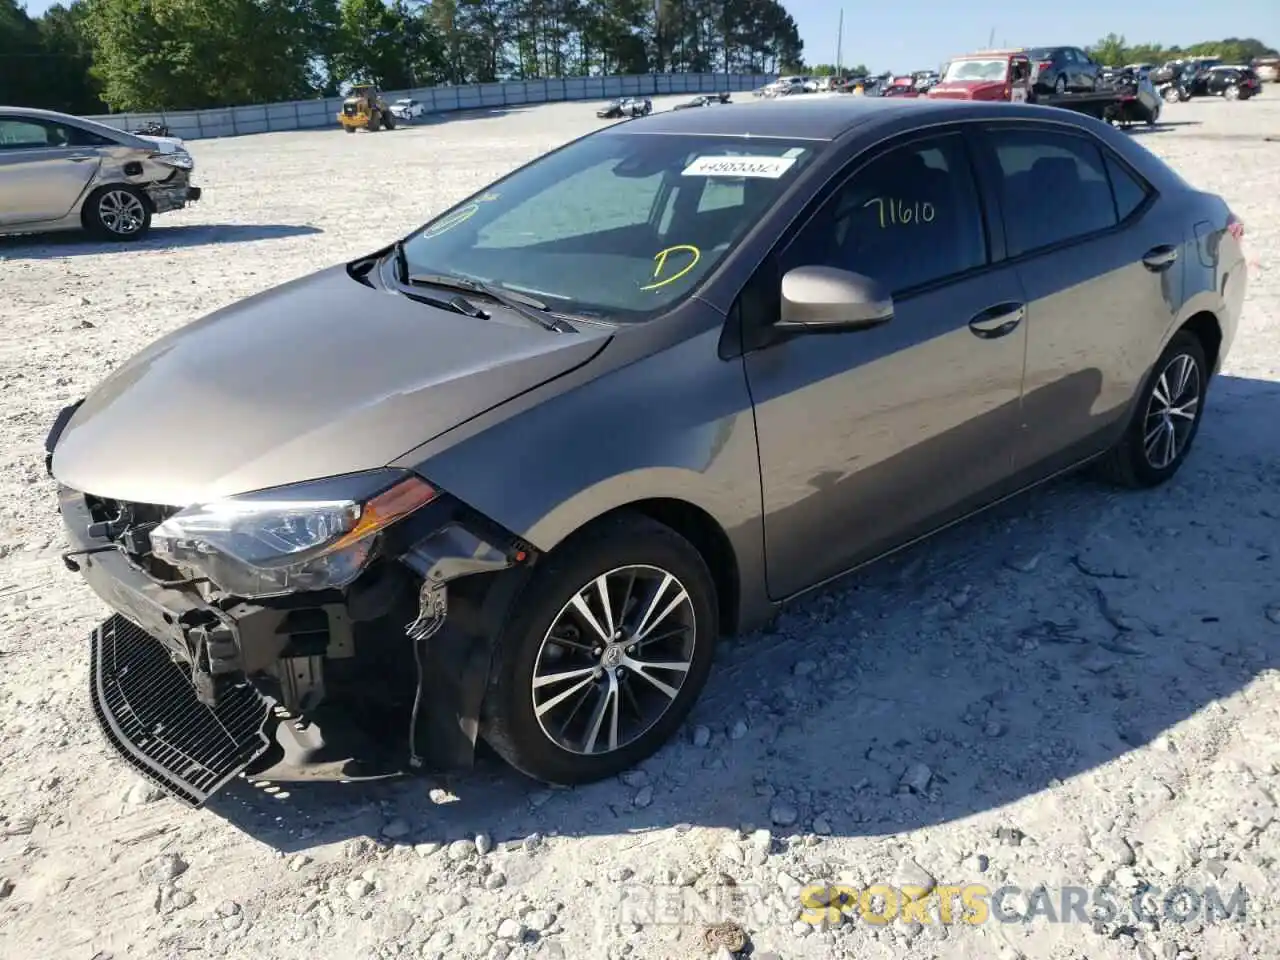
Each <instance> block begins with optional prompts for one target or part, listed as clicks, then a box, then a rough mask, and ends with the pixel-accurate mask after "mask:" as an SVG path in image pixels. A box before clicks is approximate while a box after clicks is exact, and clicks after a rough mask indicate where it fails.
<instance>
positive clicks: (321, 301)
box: [46, 97, 1246, 804]
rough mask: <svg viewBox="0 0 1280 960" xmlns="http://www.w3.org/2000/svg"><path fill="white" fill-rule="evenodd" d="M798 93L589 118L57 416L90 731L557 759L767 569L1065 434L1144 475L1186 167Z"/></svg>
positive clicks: (832, 552) (276, 776) (655, 688)
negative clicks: (90, 622)
mask: <svg viewBox="0 0 1280 960" xmlns="http://www.w3.org/2000/svg"><path fill="white" fill-rule="evenodd" d="M802 99H803V102H777V101H764V102H761V103H759V104H756V105H755V106H753V107H752V108H751V109H741V110H696V111H679V112H674V111H672V112H664V113H660V114H655V115H653V116H650V117H645V118H642V119H637V120H635V121H633V122H629V123H624V124H617V125H614V126H611V127H608V128H605V129H604V130H600V131H597V132H595V133H592V134H589V135H587V136H585V137H582V138H580V139H578V140H575V141H573V142H571V143H569V144H567V145H565V146H563V147H560V148H558V149H556V150H554V151H552V152H551V153H548V154H546V155H544V156H542V157H539V158H537V159H535V160H533V161H532V162H530V163H528V164H527V165H525V166H523V167H521V168H519V169H517V170H515V171H514V172H512V173H510V174H508V175H507V176H505V177H503V178H502V179H500V180H498V181H497V182H495V183H493V184H491V185H489V186H488V187H485V188H484V189H482V190H480V191H479V192H477V193H476V194H474V195H473V196H471V197H469V198H467V199H465V200H462V201H461V202H460V203H458V204H457V205H455V206H454V207H452V208H451V209H449V210H447V211H445V212H444V213H442V214H440V215H439V216H437V217H435V218H434V219H432V220H431V221H429V222H428V223H426V224H425V225H423V226H422V227H420V228H419V229H417V230H414V231H413V232H412V233H410V234H409V235H408V236H406V237H404V238H403V239H401V240H397V241H395V242H394V243H389V244H388V245H387V246H385V247H383V248H382V249H380V250H376V251H373V252H371V253H369V254H367V255H364V256H360V257H357V258H356V259H354V260H352V261H351V262H349V263H344V264H339V265H335V266H333V267H329V268H327V269H323V270H320V271H319V272H317V273H314V274H312V275H310V276H307V277H303V278H300V279H295V280H292V281H290V282H287V283H285V284H283V285H282V286H278V287H276V288H274V289H271V290H268V291H266V292H264V293H261V294H258V295H256V296H254V297H250V298H249V299H246V300H244V301H241V302H239V303H236V304H232V305H230V306H228V307H225V308H223V309H221V310H218V311H216V312H215V313H213V314H211V315H209V316H207V317H205V318H204V319H202V320H200V321H197V322H195V323H193V324H191V325H189V326H187V327H184V328H180V329H178V330H175V331H174V332H172V333H170V334H168V335H167V336H165V337H163V338H161V339H160V340H158V341H156V342H155V343H153V344H152V345H151V346H150V347H147V348H146V349H144V350H143V351H142V352H141V353H139V354H138V355H136V356H135V357H134V358H132V359H131V360H129V361H127V362H125V363H124V364H122V365H121V366H120V367H119V368H118V369H116V370H115V371H113V372H112V373H110V374H109V375H108V376H107V377H106V378H105V379H104V380H103V382H102V383H101V384H100V385H99V386H98V387H97V388H96V389H94V390H93V391H92V392H91V393H90V394H89V395H88V396H87V397H85V398H84V399H83V400H81V401H80V402H78V403H76V404H73V405H71V406H69V407H67V408H66V409H64V410H63V411H61V412H60V413H59V415H58V416H57V418H56V420H55V422H54V423H53V425H52V427H51V429H50V432H49V435H48V438H47V440H46V450H47V452H48V457H47V468H48V470H49V472H50V474H51V475H52V476H53V478H55V480H56V483H57V488H58V499H59V509H60V510H61V513H62V516H63V518H64V520H65V525H66V532H67V536H68V538H69V540H70V545H71V549H70V550H69V552H68V553H67V554H66V555H65V561H66V563H67V565H68V566H69V567H70V568H71V569H72V570H78V571H79V572H80V573H81V574H82V575H83V577H84V578H85V580H86V581H87V582H88V584H89V585H90V586H91V587H92V588H93V589H94V590H95V591H96V592H97V594H98V595H99V596H100V597H101V598H102V599H103V600H104V601H105V602H106V604H107V605H108V606H109V607H111V608H112V609H113V610H114V611H115V612H116V615H114V616H112V617H111V618H110V619H109V620H107V621H106V622H105V623H104V624H103V625H102V626H101V627H100V628H99V629H98V630H97V631H96V632H95V634H94V636H93V638H92V640H91V658H90V662H91V666H90V670H91V684H90V695H91V698H92V701H93V706H94V710H95V714H96V715H97V717H98V718H99V721H100V724H101V726H102V728H103V730H104V731H105V733H106V736H107V737H108V738H109V739H110V741H111V742H112V744H113V745H114V746H115V747H116V748H117V749H118V750H119V751H120V753H121V754H122V755H123V756H124V757H125V758H126V759H128V760H129V761H130V762H131V763H132V764H133V765H134V766H135V767H136V768H137V769H139V770H141V771H142V772H144V773H145V774H147V775H148V776H150V777H152V778H153V779H154V780H155V781H156V782H157V783H159V784H161V785H162V786H163V787H164V788H165V789H167V790H168V791H170V792H171V793H173V794H174V795H175V796H178V797H180V798H182V799H184V800H185V801H186V802H188V803H192V804H200V803H203V802H204V800H205V799H206V798H207V797H208V796H209V795H210V794H211V793H212V792H214V791H215V790H217V789H219V788H220V787H222V786H223V785H224V784H225V783H227V782H228V780H229V779H230V778H232V777H234V776H236V775H237V774H238V773H241V772H242V771H243V772H244V774H245V775H246V776H248V777H251V778H255V779H262V780H268V781H272V782H276V781H282V780H290V779H308V778H321V777H332V778H337V779H354V778H358V777H363V776H377V775H379V774H381V773H389V774H392V773H404V772H412V771H415V770H440V769H446V768H450V767H455V766H465V765H467V764H468V763H470V762H472V759H473V752H474V748H475V741H476V738H477V736H478V737H482V738H483V739H484V740H485V741H487V742H488V744H490V745H491V746H492V747H493V749H494V750H495V751H496V752H497V753H498V754H499V755H500V756H501V757H503V758H505V759H506V760H507V761H508V762H510V763H511V764H512V765H513V766H514V767H516V768H517V769H519V770H521V771H523V772H524V773H526V774H528V775H529V776H531V777H534V778H536V779H539V780H544V781H549V782H552V783H560V784H570V783H581V782H587V781H592V780H597V779H600V778H603V777H608V776H610V775H613V774H617V773H618V772H619V771H622V770H624V769H626V768H628V767H631V766H632V765H634V764H636V763H638V762H639V761H641V760H642V759H644V758H645V757H647V756H649V755H651V754H652V753H654V752H655V751H656V750H657V749H659V748H660V747H661V745H662V744H663V743H664V742H665V741H666V740H668V738H670V737H671V736H672V735H673V734H674V733H675V732H676V731H677V729H679V727H680V725H681V724H682V723H683V722H684V720H685V718H686V717H687V715H688V713H689V710H690V708H691V706H692V705H693V703H694V701H695V700H696V699H697V698H698V695H699V692H700V691H701V689H702V688H703V685H704V683H705V682H706V680H707V677H708V674H709V672H710V671H711V669H712V659H713V653H714V649H715V646H716V642H717V639H718V638H719V637H721V636H722V635H727V634H734V633H740V632H742V631H747V630H752V629H754V628H756V627H759V626H760V625H762V624H764V623H766V622H767V621H768V620H769V619H770V618H771V617H772V616H773V615H774V614H775V612H776V610H777V607H778V605H779V604H781V603H784V602H786V601H787V600H788V599H790V598H793V597H795V596H797V595H799V594H801V593H804V592H806V591H809V590H811V589H814V588H817V587H819V586H821V585H823V584H825V583H827V582H828V581H830V580H832V579H834V578H836V577H839V576H842V575H844V574H846V573H848V572H850V571H851V570H855V569H857V568H859V567H861V566H863V565H864V564H866V563H869V562H871V561H873V560H875V559H877V558H878V557H881V556H884V555H886V554H887V553H889V552H892V551H894V550H896V549H898V548H900V547H902V546H904V545H905V544H908V543H912V542H914V541H916V540H918V539H920V538H922V537H924V536H926V535H928V534H930V533H932V532H934V531H937V530H939V529H941V528H943V527H945V526H949V525H951V524H952V523H954V522H957V521H959V520H961V519H963V518H965V517H967V516H969V515H971V514H973V513H975V512H977V511H979V510H981V509H983V508H985V507H987V506H990V505H992V504H994V503H996V502H999V501H1002V500H1004V499H1007V498H1008V497H1009V496H1012V495H1013V494H1015V493H1017V492H1019V491H1022V490H1025V489H1027V488H1030V487H1032V486H1035V485H1037V484H1039V483H1042V482H1044V481H1046V480H1048V479H1050V478H1052V477H1056V476H1059V475H1061V474H1063V473H1065V472H1067V471H1070V470H1074V469H1076V468H1080V467H1084V466H1086V465H1092V466H1094V467H1096V469H1097V470H1098V471H1099V473H1100V474H1101V475H1102V476H1104V477H1107V478H1109V479H1110V480H1112V481H1114V482H1116V483H1118V484H1121V485H1124V486H1128V487H1137V488H1142V487H1154V486H1157V485H1159V484H1162V483H1164V482H1166V481H1168V480H1170V479H1171V478H1172V477H1173V476H1174V475H1175V474H1176V473H1177V472H1178V470H1179V468H1180V467H1181V465H1182V464H1183V463H1184V462H1185V460H1186V458H1187V455H1188V451H1189V450H1190V449H1191V447H1192V444H1193V441H1194V439H1195V436H1196V431H1197V429H1198V427H1199V425H1200V422H1201V417H1202V414H1203V410H1204V402H1205V398H1206V395H1207V394H1206V390H1207V388H1209V387H1210V385H1211V384H1212V383H1213V377H1214V375H1215V374H1216V373H1217V371H1218V370H1219V368H1220V366H1221V364H1222V361H1223V358H1224V357H1225V356H1226V355H1227V353H1228V351H1229V349H1230V347H1231V345H1232V342H1233V339H1234V337H1235V335H1236V328H1237V323H1238V320H1239V317H1240V311H1241V306H1242V301H1243V297H1244V292H1245V284H1246V277H1245V261H1244V255H1243V251H1242V242H1243V241H1242V238H1243V233H1244V228H1243V226H1242V224H1241V223H1240V221H1239V219H1238V218H1236V217H1235V215H1234V214H1233V213H1232V211H1231V210H1230V209H1229V208H1228V207H1227V205H1226V204H1225V203H1224V202H1223V201H1222V199H1220V198H1219V197H1217V196H1215V195H1212V194H1208V193H1204V192H1201V191H1198V190H1196V189H1194V188H1193V187H1191V186H1190V185H1189V184H1187V183H1186V182H1185V181H1184V180H1182V179H1181V178H1180V177H1179V176H1178V175H1177V174H1176V173H1174V172H1173V171H1172V170H1171V169H1170V168H1169V167H1168V166H1166V165H1165V164H1164V163H1163V162H1162V161H1161V160H1159V159H1157V158H1156V157H1155V156H1153V155H1152V154H1151V153H1150V152H1148V151H1147V150H1146V149H1145V148H1144V147H1142V146H1141V144H1140V143H1138V142H1137V141H1135V140H1134V139H1133V138H1130V137H1127V136H1125V135H1124V134H1122V133H1120V132H1119V131H1117V130H1115V129H1114V128H1112V127H1111V126H1109V125H1107V124H1104V123H1102V122H1100V121H1097V120H1093V119H1090V118H1087V117H1083V116H1079V115H1076V114H1072V113H1069V112H1066V111H1061V110H1051V109H1045V108H1042V107H1035V106H1028V105H1023V104H1009V103H998V104H992V103H983V102H980V101H968V102H945V101H936V100H917V101H914V102H912V103H909V104H908V103H902V102H897V101H895V100H894V99H892V98H884V99H879V98H865V97H863V98H847V99H846V98H821V97H812V98H802ZM993 225H994V226H993ZM637 411H641V412H642V415H640V416H637V415H636V413H637ZM193 425H196V428H193Z"/></svg>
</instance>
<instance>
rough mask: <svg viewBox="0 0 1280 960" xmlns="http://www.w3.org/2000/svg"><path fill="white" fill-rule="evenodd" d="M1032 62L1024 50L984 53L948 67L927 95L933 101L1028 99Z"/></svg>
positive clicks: (987, 51)
mask: <svg viewBox="0 0 1280 960" xmlns="http://www.w3.org/2000/svg"><path fill="white" fill-rule="evenodd" d="M1030 89H1031V61H1030V60H1029V59H1028V58H1027V55H1026V53H1024V52H1023V51H1021V50H984V51H982V52H980V53H967V54H965V55H964V56H962V57H956V58H955V59H954V60H952V61H951V62H950V63H948V64H947V68H946V70H944V71H943V72H942V79H940V80H939V81H938V82H937V83H936V84H935V85H934V86H933V87H931V88H930V90H929V93H928V94H927V96H929V97H930V98H932V99H934V100H1005V101H1013V102H1015V103H1016V102H1020V101H1026V100H1028V99H1029V92H1030Z"/></svg>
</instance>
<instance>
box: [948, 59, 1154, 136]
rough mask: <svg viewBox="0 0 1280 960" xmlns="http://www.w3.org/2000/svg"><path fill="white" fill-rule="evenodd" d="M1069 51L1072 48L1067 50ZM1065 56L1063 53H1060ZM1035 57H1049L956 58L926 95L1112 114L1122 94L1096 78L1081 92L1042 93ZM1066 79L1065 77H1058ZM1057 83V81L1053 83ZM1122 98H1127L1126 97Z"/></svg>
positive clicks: (1074, 89)
mask: <svg viewBox="0 0 1280 960" xmlns="http://www.w3.org/2000/svg"><path fill="white" fill-rule="evenodd" d="M1066 49H1068V50H1070V49H1074V48H1066ZM1062 55H1063V56H1066V54H1062ZM1036 56H1042V57H1048V56H1050V53H1049V52H1046V51H1043V50H1041V51H1035V50H1032V51H1026V50H1023V49H1021V48H1017V49H1011V50H982V51H979V52H977V53H968V54H965V55H963V56H960V57H955V58H954V59H953V60H951V61H950V62H949V63H948V64H947V67H946V69H945V70H944V71H943V74H942V80H941V81H940V82H939V83H937V84H936V85H935V86H933V87H932V88H931V89H930V90H929V93H928V96H929V98H930V99H932V100H993V101H994V100H998V101H1006V102H1010V103H1037V104H1041V105H1043V106H1051V107H1062V108H1063V109H1066V110H1073V111H1075V112H1077V113H1084V114H1088V115H1089V116H1093V117H1097V118H1099V119H1102V118H1104V117H1106V116H1108V115H1109V113H1111V112H1113V111H1114V109H1115V107H1116V104H1117V103H1118V102H1119V101H1120V100H1121V98H1122V95H1121V93H1120V92H1119V91H1117V90H1116V89H1115V88H1113V87H1110V86H1108V85H1107V84H1105V83H1103V82H1102V81H1101V80H1100V79H1098V77H1100V76H1101V71H1099V72H1098V75H1097V76H1095V77H1093V78H1092V79H1091V82H1092V83H1093V87H1091V88H1090V89H1088V90H1085V91H1080V90H1078V89H1077V88H1076V87H1074V86H1072V87H1070V89H1069V92H1067V93H1054V92H1052V89H1050V92H1047V93H1046V92H1045V90H1044V86H1043V85H1042V84H1041V83H1039V82H1038V81H1037V79H1036V77H1037V73H1036V70H1037V68H1038V66H1039V67H1040V68H1043V67H1044V65H1045V63H1051V62H1052V61H1044V62H1042V63H1040V64H1039V65H1037V62H1036V61H1035V59H1034V58H1035V57H1036ZM1058 76H1066V74H1062V73H1060V74H1058ZM1055 83H1056V81H1055ZM1124 96H1128V95H1127V94H1126V95H1124Z"/></svg>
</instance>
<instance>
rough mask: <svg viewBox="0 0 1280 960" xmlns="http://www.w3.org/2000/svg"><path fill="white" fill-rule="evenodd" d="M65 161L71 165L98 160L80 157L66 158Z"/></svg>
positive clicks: (92, 157)
mask: <svg viewBox="0 0 1280 960" xmlns="http://www.w3.org/2000/svg"><path fill="white" fill-rule="evenodd" d="M67 159H68V160H70V161H71V162H72V163H84V162H85V161H86V160H97V159H98V158H97V157H95V156H92V155H90V156H87V157H82V156H75V157H67Z"/></svg>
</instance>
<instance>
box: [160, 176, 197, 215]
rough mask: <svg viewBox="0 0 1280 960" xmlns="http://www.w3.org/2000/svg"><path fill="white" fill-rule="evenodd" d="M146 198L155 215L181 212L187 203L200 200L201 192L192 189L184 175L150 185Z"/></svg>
mask: <svg viewBox="0 0 1280 960" xmlns="http://www.w3.org/2000/svg"><path fill="white" fill-rule="evenodd" d="M146 191H147V197H148V198H149V199H150V200H151V206H152V208H153V209H154V210H155V212H156V213H169V212H171V211H173V210H181V209H182V208H183V207H185V206H186V205H187V204H188V203H195V202H196V201H197V200H199V199H200V196H201V194H202V192H203V191H202V190H201V189H200V188H199V187H193V186H192V185H191V183H190V181H189V180H188V179H187V175H186V173H183V174H181V175H180V176H177V177H173V178H171V179H169V180H166V181H165V182H163V183H152V184H149V185H148V186H147V187H146Z"/></svg>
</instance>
